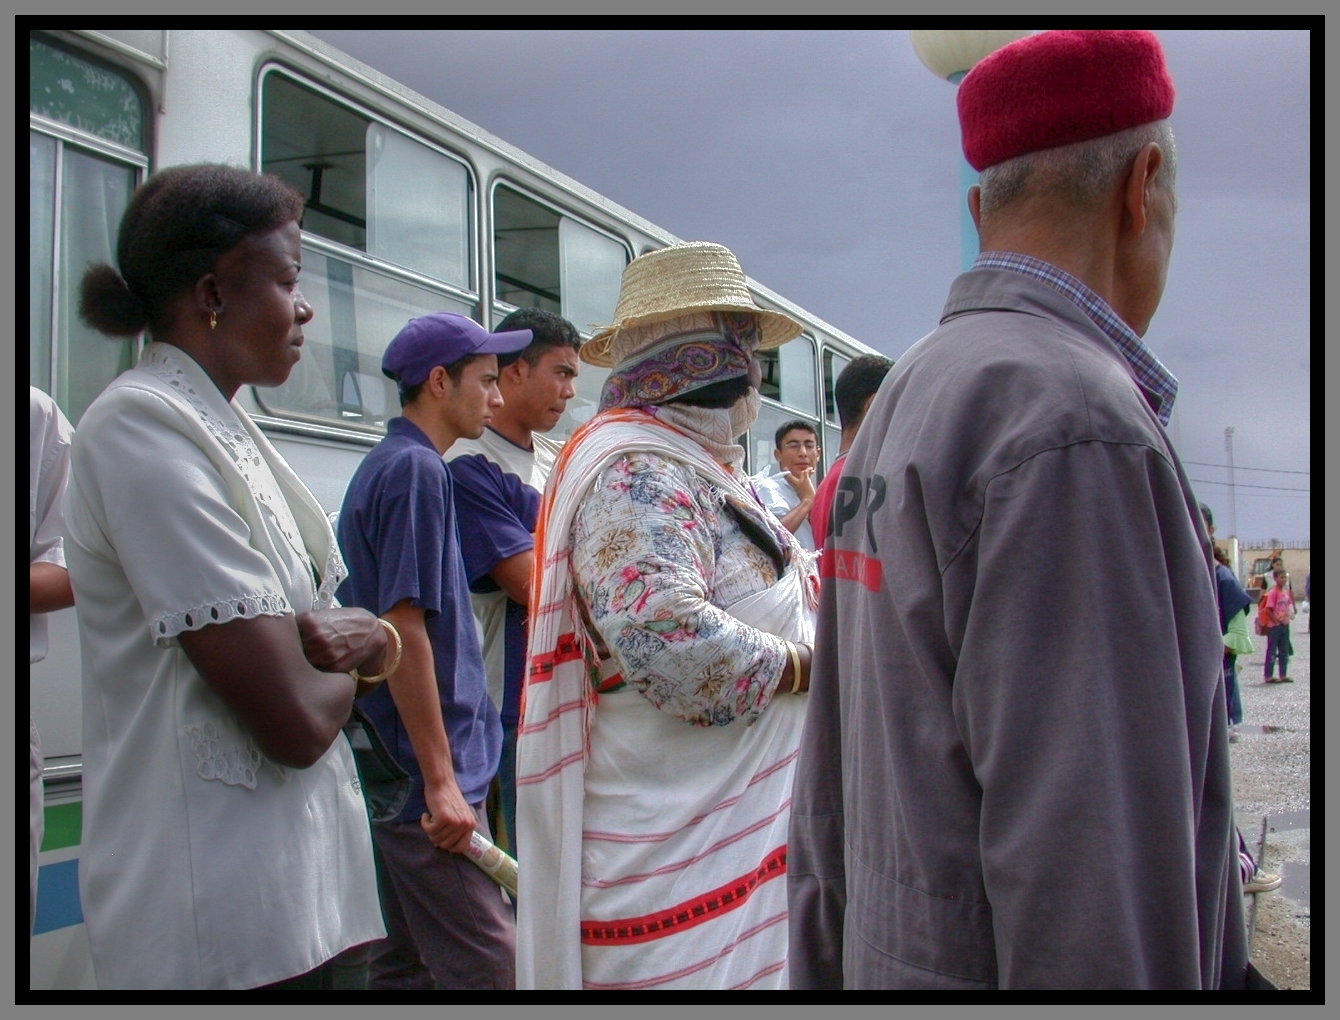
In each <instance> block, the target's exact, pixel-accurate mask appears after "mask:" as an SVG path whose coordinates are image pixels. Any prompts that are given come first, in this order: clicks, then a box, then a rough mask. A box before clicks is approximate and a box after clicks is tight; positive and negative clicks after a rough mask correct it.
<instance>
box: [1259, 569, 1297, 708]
mask: <svg viewBox="0 0 1340 1020" xmlns="http://www.w3.org/2000/svg"><path fill="white" fill-rule="evenodd" d="M1288 580H1289V574H1288V572H1287V571H1283V570H1277V571H1275V587H1273V588H1271V589H1270V591H1269V592H1267V593H1266V594H1265V595H1263V596H1261V597H1262V598H1263V599H1265V600H1266V615H1267V617H1268V618H1269V620H1270V624H1271V625H1270V629H1269V630H1268V631H1266V683H1268V684H1291V683H1293V679H1292V678H1291V677H1290V676H1289V656H1290V655H1292V654H1293V643H1292V642H1291V641H1290V640H1289V621H1290V620H1292V619H1293V617H1294V606H1293V593H1292V592H1290V591H1289V589H1288V588H1287V587H1286V584H1287V582H1288ZM1276 657H1278V658H1279V663H1280V675H1279V679H1278V680H1276V679H1275V678H1274V677H1273V676H1272V675H1271V674H1272V673H1273V672H1274V665H1275V659H1276Z"/></svg>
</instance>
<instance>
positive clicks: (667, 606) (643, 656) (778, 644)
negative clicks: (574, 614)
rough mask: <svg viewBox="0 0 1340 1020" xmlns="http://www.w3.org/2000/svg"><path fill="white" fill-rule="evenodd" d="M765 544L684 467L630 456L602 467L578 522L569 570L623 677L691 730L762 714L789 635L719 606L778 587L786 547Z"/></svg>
mask: <svg viewBox="0 0 1340 1020" xmlns="http://www.w3.org/2000/svg"><path fill="white" fill-rule="evenodd" d="M764 542H766V538H765V537H760V540H755V538H754V537H751V535H750V534H747V533H746V532H745V530H744V528H742V526H741V521H740V518H739V516H737V514H736V513H735V512H734V511H732V510H731V509H730V508H729V506H728V505H727V504H726V501H725V498H724V496H723V494H722V493H721V492H720V491H719V490H718V489H717V488H716V487H715V486H713V485H712V484H711V483H710V482H708V481H707V480H705V479H704V478H702V477H701V476H700V475H698V474H697V473H696V472H695V471H693V470H692V469H691V468H690V467H688V466H687V465H684V464H681V463H679V462H677V461H674V460H671V459H668V458H665V457H661V456H659V455H657V454H654V453H649V452H636V453H629V454H627V455H625V456H624V457H622V458H621V459H619V460H617V461H615V462H614V464H612V465H611V466H610V467H609V468H607V469H606V470H605V471H604V472H603V473H602V474H601V476H600V479H599V481H598V482H597V483H596V486H595V488H594V489H593V490H592V491H591V492H590V493H589V494H588V495H587V497H586V498H585V500H584V501H583V502H582V505H581V508H580V510H579V511H578V513H577V517H576V520H575V521H574V523H573V531H572V572H573V578H574V581H575V583H576V587H577V591H578V594H579V596H580V601H581V605H582V609H583V611H584V613H585V615H586V617H587V621H588V623H589V624H590V626H591V630H592V632H593V634H594V635H595V636H596V637H597V643H598V644H599V645H601V646H602V647H601V651H602V654H603V653H604V652H605V651H607V650H608V651H609V652H612V653H613V655H614V657H615V659H616V660H617V662H618V664H619V665H620V666H621V668H622V675H623V680H624V682H626V683H627V684H630V685H631V686H632V687H633V688H635V689H636V690H637V691H639V692H640V693H641V694H642V695H644V696H645V697H646V698H647V699H648V700H649V701H651V703H652V704H653V705H655V706H656V707H657V708H659V709H661V710H662V711H665V712H668V713H670V714H671V715H673V716H675V717H676V718H679V719H682V720H683V721H684V722H687V723H691V724H693V725H695V726H726V725H729V724H731V723H733V722H735V721H736V720H743V721H744V722H745V723H746V724H747V723H751V722H753V721H754V720H755V719H756V718H758V716H759V714H760V713H761V712H762V711H763V710H764V709H765V708H766V707H767V705H768V702H769V701H770V700H771V699H772V696H773V694H774V692H775V691H776V689H777V684H778V681H779V680H780V679H781V675H782V671H783V669H784V668H785V664H786V662H787V659H788V652H787V648H786V642H785V641H783V640H782V639H781V638H779V637H775V636H773V635H771V634H766V633H763V632H762V631H759V630H755V629H754V628H752V627H748V626H746V625H745V624H743V623H741V622H740V621H739V620H736V619H735V618H734V617H733V616H731V615H730V614H729V613H727V612H726V607H727V606H729V605H731V604H732V603H734V602H736V601H738V600H740V599H742V598H744V597H745V596H748V595H752V594H754V593H756V592H759V591H763V590H765V589H767V588H770V587H771V586H772V585H773V584H775V583H776V582H777V578H778V562H779V559H778V558H779V557H780V555H781V553H780V550H776V549H773V550H767V549H765V548H764V545H763V543H764Z"/></svg>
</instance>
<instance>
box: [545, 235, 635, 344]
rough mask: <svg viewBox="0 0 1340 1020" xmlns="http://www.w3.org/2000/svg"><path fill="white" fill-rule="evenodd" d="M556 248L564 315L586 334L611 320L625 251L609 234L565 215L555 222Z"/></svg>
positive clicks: (623, 264)
mask: <svg viewBox="0 0 1340 1020" xmlns="http://www.w3.org/2000/svg"><path fill="white" fill-rule="evenodd" d="M558 251H559V267H558V268H559V281H560V287H559V296H560V297H562V299H563V317H564V318H565V319H567V320H568V321H569V322H571V323H572V324H573V325H574V326H576V327H577V330H578V332H580V333H584V334H586V335H588V336H589V335H590V334H591V333H593V332H595V327H599V326H607V325H609V324H610V323H611V322H613V321H614V306H615V305H616V304H618V302H619V284H620V282H621V281H622V280H623V267H624V266H626V265H627V264H628V252H627V250H626V249H625V248H624V246H623V245H622V244H620V243H619V242H618V241H616V240H615V239H614V238H612V237H610V236H609V235H607V234H602V233H601V232H600V231H598V230H592V229H591V228H590V227H588V226H586V225H585V224H584V223H578V222H577V221H576V220H574V219H570V218H569V217H567V216H564V217H563V218H562V220H560V221H559V224H558Z"/></svg>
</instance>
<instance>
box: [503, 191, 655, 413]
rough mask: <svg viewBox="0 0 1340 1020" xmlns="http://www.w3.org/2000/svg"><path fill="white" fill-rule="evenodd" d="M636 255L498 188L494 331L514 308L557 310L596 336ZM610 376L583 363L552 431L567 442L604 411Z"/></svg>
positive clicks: (612, 240) (571, 220)
mask: <svg viewBox="0 0 1340 1020" xmlns="http://www.w3.org/2000/svg"><path fill="white" fill-rule="evenodd" d="M627 264H628V249H627V248H626V247H625V246H624V244H623V242H622V241H620V240H618V239H617V238H615V237H611V236H610V235H609V234H605V233H602V232H601V231H599V230H596V229H594V228H593V227H590V226H587V225H586V224H585V223H582V222H581V221H579V220H576V219H574V218H572V217H571V216H565V215H563V214H562V213H560V212H557V211H555V210H554V209H551V208H550V207H549V206H547V205H544V204H543V203H541V202H537V201H535V200H534V199H532V198H530V197H528V196H526V195H523V194H521V193H520V192H519V191H516V190H515V189H513V188H509V187H507V186H506V185H504V184H499V185H498V186H497V187H495V188H494V190H493V267H494V295H495V297H496V298H497V302H498V304H497V305H496V306H495V307H494V310H493V326H494V328H496V327H497V324H498V323H499V322H500V321H501V320H502V319H503V317H504V316H506V315H507V313H508V312H510V311H511V310H512V308H543V309H545V310H547V311H551V312H557V313H558V314H560V315H562V316H563V317H564V318H565V319H567V320H568V321H569V322H571V323H572V324H573V325H574V326H576V327H577V331H578V332H579V333H581V334H582V335H583V336H588V337H589V336H590V335H591V334H592V333H594V332H595V328H594V327H597V326H605V325H608V324H609V323H610V322H612V321H613V319H614V306H615V305H616V304H617V303H618V300H619V284H620V283H621V282H622V280H623V270H624V266H626V265H627ZM606 375H607V373H606V372H605V371H604V370H603V369H599V368H595V367H594V366H591V365H585V364H584V365H583V366H582V369H581V372H580V374H579V375H578V376H577V384H576V388H577V394H576V396H574V397H573V398H572V399H571V400H569V401H568V408H567V411H566V412H565V413H564V415H563V417H562V418H560V419H559V422H558V424H557V425H556V426H555V427H554V430H553V431H552V432H551V433H550V435H551V436H552V438H554V439H565V438H567V437H568V436H569V435H571V434H572V432H573V430H574V429H576V427H577V426H578V425H580V424H581V423H582V422H584V421H587V420H588V419H590V418H591V416H592V415H594V414H595V413H596V407H597V405H598V404H599V401H600V390H601V387H602V386H603V385H604V382H605V377H606Z"/></svg>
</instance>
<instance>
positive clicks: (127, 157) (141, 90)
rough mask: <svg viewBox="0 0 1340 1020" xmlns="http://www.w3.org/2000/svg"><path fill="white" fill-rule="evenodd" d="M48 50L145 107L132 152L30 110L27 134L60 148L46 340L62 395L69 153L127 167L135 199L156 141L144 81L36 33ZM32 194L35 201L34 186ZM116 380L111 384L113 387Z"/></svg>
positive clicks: (51, 378)
mask: <svg viewBox="0 0 1340 1020" xmlns="http://www.w3.org/2000/svg"><path fill="white" fill-rule="evenodd" d="M29 34H30V35H35V36H36V37H37V38H38V40H39V41H40V42H41V43H42V44H43V45H44V46H50V47H51V48H52V49H58V50H62V51H64V52H66V53H69V54H70V55H72V56H75V57H78V58H79V59H80V60H83V61H86V62H88V63H90V64H92V65H93V66H95V67H99V68H102V69H103V70H105V71H107V73H109V74H114V75H116V76H117V77H118V78H120V79H122V80H123V81H125V82H126V83H128V84H129V85H130V87H131V89H133V90H134V92H135V94H136V95H137V96H138V97H139V100H140V104H141V106H142V107H143V111H144V112H143V116H144V121H143V124H144V128H143V134H142V136H141V140H142V142H143V144H144V148H143V150H140V149H132V148H130V147H129V146H126V145H122V144H120V143H119V142H113V141H109V140H108V139H106V138H100V137H99V136H97V135H94V134H90V133H89V132H87V131H82V130H80V129H79V128H77V127H75V126H74V125H72V124H67V123H66V122H65V121H63V120H55V119H53V118H51V117H46V116H43V115H42V114H40V113H33V112H32V110H31V109H30V110H29V111H28V130H29V131H35V132H37V133H38V134H42V135H46V136H47V137H49V138H51V139H53V140H54V141H55V143H56V161H55V162H56V168H55V180H54V185H55V186H54V188H53V206H54V207H53V209H52V210H51V214H52V216H51V225H52V238H53V242H54V243H53V245H52V261H51V266H50V267H49V268H50V278H51V328H50V330H49V332H48V334H47V337H46V347H47V358H48V359H49V362H48V365H47V371H48V386H49V387H50V390H51V392H52V393H59V392H60V389H61V387H60V380H59V378H58V376H59V372H58V368H59V363H60V359H59V356H58V353H59V346H60V329H61V285H62V274H61V251H62V246H61V230H62V228H63V226H64V224H63V222H62V216H61V206H62V195H63V188H64V166H65V148H66V146H71V145H72V146H74V147H75V148H76V149H82V150H84V151H85V152H87V153H89V154H90V155H91V156H94V157H96V158H99V159H104V160H107V161H108V162H111V163H116V164H119V165H121V166H124V167H127V168H128V169H130V170H131V171H132V172H133V174H134V187H133V188H132V189H131V193H132V194H133V193H134V191H135V189H136V188H139V186H140V185H142V184H143V183H144V181H145V179H146V178H147V177H148V176H149V173H150V168H151V167H152V165H153V162H152V159H151V153H152V152H153V151H154V142H155V132H154V128H155V126H156V124H155V120H154V118H155V109H156V108H155V105H154V103H153V94H152V90H151V89H150V88H149V86H148V84H147V83H146V82H145V81H144V80H143V79H142V78H141V77H140V75H139V73H138V71H137V69H136V68H133V67H128V66H125V65H123V64H120V63H113V62H111V61H108V60H106V59H103V58H101V57H100V56H99V55H98V54H95V53H90V52H88V51H87V50H85V49H83V48H81V47H79V46H77V45H73V44H71V43H70V42H68V41H66V40H64V39H61V38H57V37H54V36H51V35H48V34H46V33H44V32H33V33H29ZM29 194H30V196H31V186H30V191H29ZM71 283H72V285H73V286H77V285H78V281H71ZM145 342H146V341H145V336H144V334H143V333H141V334H140V335H139V336H137V337H135V341H134V350H135V355H136V357H137V358H138V356H139V354H140V352H142V351H143V350H144V345H145ZM111 381H112V380H111V379H108V380H107V382H108V383H110V382H111Z"/></svg>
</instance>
